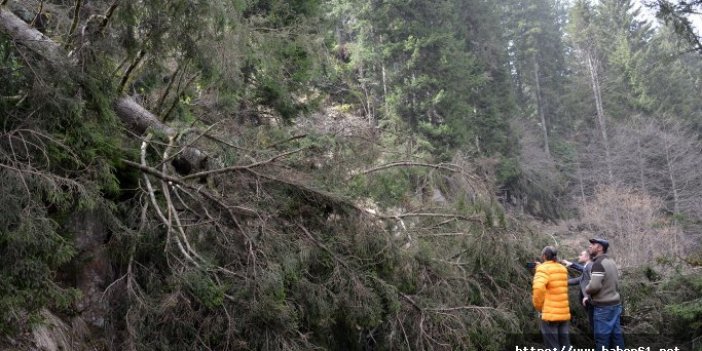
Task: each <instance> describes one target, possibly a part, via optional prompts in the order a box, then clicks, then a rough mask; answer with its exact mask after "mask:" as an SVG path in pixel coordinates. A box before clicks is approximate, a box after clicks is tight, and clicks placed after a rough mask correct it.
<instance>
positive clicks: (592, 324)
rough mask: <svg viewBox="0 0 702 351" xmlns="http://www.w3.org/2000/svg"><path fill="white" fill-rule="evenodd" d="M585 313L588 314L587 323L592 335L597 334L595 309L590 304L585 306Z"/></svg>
mask: <svg viewBox="0 0 702 351" xmlns="http://www.w3.org/2000/svg"><path fill="white" fill-rule="evenodd" d="M585 312H587V321H588V324H589V325H590V333H594V332H595V308H594V307H592V305H591V304H590V303H589V302H588V304H587V306H585Z"/></svg>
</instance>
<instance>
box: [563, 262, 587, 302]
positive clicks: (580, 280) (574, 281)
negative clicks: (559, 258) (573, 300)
mask: <svg viewBox="0 0 702 351" xmlns="http://www.w3.org/2000/svg"><path fill="white" fill-rule="evenodd" d="M570 267H571V268H573V269H575V270H576V271H578V272H582V273H583V274H581V275H580V276H579V277H575V278H570V279H568V285H579V288H580V289H578V290H580V300H579V301H582V300H583V298H584V297H585V296H588V295H587V293H585V288H586V287H587V284H588V283H590V273H591V270H592V261H591V262H588V263H586V264H585V265H584V266H583V265H581V264H578V263H573V264H572V265H571V266H570Z"/></svg>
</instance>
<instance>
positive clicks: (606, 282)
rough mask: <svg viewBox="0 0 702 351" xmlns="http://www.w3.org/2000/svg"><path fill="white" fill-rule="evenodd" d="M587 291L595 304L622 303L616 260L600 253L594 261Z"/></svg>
mask: <svg viewBox="0 0 702 351" xmlns="http://www.w3.org/2000/svg"><path fill="white" fill-rule="evenodd" d="M585 292H587V294H588V295H590V302H591V303H592V305H593V306H613V305H618V304H620V303H621V298H620V296H619V272H618V270H617V265H616V264H615V263H614V261H613V260H612V259H611V258H609V257H607V255H604V254H602V255H600V256H597V258H595V261H594V262H593V263H592V271H591V273H590V283H588V284H587V287H586V288H585Z"/></svg>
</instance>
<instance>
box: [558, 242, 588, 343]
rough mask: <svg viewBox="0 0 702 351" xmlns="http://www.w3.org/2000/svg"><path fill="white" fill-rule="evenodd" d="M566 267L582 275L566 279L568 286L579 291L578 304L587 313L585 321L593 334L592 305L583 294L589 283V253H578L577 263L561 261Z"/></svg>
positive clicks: (586, 251)
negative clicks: (573, 286)
mask: <svg viewBox="0 0 702 351" xmlns="http://www.w3.org/2000/svg"><path fill="white" fill-rule="evenodd" d="M561 262H562V263H563V264H564V265H566V267H568V268H573V269H575V270H576V271H578V272H581V273H582V274H581V275H580V276H578V277H574V278H570V279H568V285H569V286H570V285H577V286H578V291H579V298H578V301H580V304H581V305H582V306H583V307H584V308H585V312H586V313H587V321H588V325H589V326H590V331H591V332H593V331H594V330H595V327H594V326H593V324H592V323H593V318H592V304H591V303H590V301H588V299H586V297H588V296H587V294H586V293H585V288H586V287H587V284H588V283H589V282H590V270H591V269H592V261H591V259H590V252H589V251H588V250H587V249H585V250H583V251H582V252H581V253H580V256H578V262H577V263H575V262H570V261H568V260H563V261H561Z"/></svg>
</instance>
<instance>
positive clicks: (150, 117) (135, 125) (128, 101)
mask: <svg viewBox="0 0 702 351" xmlns="http://www.w3.org/2000/svg"><path fill="white" fill-rule="evenodd" d="M0 30H1V31H2V32H4V33H5V34H7V35H8V36H9V37H10V38H12V40H13V41H14V42H16V43H17V44H19V45H21V46H24V47H26V48H27V49H29V50H31V51H32V52H34V53H36V54H38V55H39V56H41V57H43V58H44V59H46V60H47V61H49V63H50V64H52V65H56V66H62V65H63V66H64V67H67V66H72V65H75V62H72V60H70V58H69V56H68V54H67V53H66V51H65V50H63V48H61V46H60V45H59V44H58V43H56V42H55V41H53V40H52V39H51V38H49V37H47V36H46V35H44V34H43V33H41V32H39V31H38V30H36V29H34V28H32V27H31V26H30V25H29V24H27V22H25V21H23V20H22V19H21V18H19V17H18V16H17V15H15V14H14V13H13V12H12V11H10V9H9V8H8V7H7V6H0ZM113 108H114V111H115V113H116V114H117V117H119V119H120V120H122V122H123V123H124V124H125V125H127V127H128V128H129V129H130V130H131V131H132V132H134V133H136V134H143V133H144V132H146V130H148V129H151V130H153V131H154V132H155V134H157V135H161V136H164V137H168V138H172V137H175V136H176V135H177V131H176V130H175V129H174V128H172V127H170V126H168V125H166V124H164V123H163V122H161V121H159V119H158V118H157V117H156V115H154V114H153V113H151V112H150V111H149V110H147V109H146V108H144V107H143V106H141V105H139V104H138V103H137V102H136V101H134V99H132V98H131V97H129V96H126V95H123V96H122V97H120V98H118V99H117V100H116V101H115V102H114V104H113ZM188 149H189V150H187V152H186V153H185V154H186V155H187V156H189V157H184V158H183V159H184V160H185V161H186V162H188V163H192V164H190V165H189V166H190V167H188V168H189V169H192V170H194V171H197V170H202V168H203V164H204V163H206V162H205V160H206V158H207V155H205V153H203V152H200V151H199V150H196V149H194V148H188Z"/></svg>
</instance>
